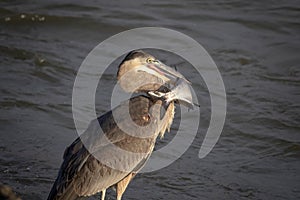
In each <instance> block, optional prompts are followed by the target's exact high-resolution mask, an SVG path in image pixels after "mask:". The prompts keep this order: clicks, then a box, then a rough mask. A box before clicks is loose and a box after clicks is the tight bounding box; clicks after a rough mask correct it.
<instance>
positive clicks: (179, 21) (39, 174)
mask: <svg viewBox="0 0 300 200" xmlns="http://www.w3.org/2000/svg"><path fill="white" fill-rule="evenodd" d="M0 5H1V6H0V40H1V44H0V50H1V54H0V57H1V61H0V62H1V64H0V132H1V134H0V139H1V140H0V141H1V142H0V181H1V182H3V183H5V184H8V185H10V186H11V187H12V188H13V189H14V190H15V191H17V192H18V194H20V196H21V197H22V198H23V199H31V200H38V199H46V198H47V195H48V193H49V191H50V189H51V187H52V184H53V182H54V180H55V178H56V176H57V173H58V169H59V167H60V164H61V162H62V155H63V152H64V149H65V148H66V146H68V145H69V144H71V142H72V141H73V140H74V139H75V138H76V137H77V133H76V130H75V126H74V122H73V118H72V109H71V103H72V89H73V83H74V80H75V77H76V73H77V70H78V68H79V67H80V64H81V63H82V61H83V60H84V58H85V57H86V55H87V54H88V53H89V52H90V51H91V50H92V49H93V48H94V47H95V46H96V45H97V44H98V43H100V42H102V41H103V40H105V39H106V38H108V37H110V36H112V35H114V34H117V33H119V32H121V31H125V30H128V29H131V28H137V27H145V26H157V27H166V28H170V29H174V30H177V31H180V32H182V33H184V34H187V35H188V36H190V37H192V38H194V39H195V40H197V41H198V42H199V43H200V44H202V45H203V46H204V48H205V49H206V50H207V51H208V52H209V54H210V55H211V56H212V58H213V59H214V61H215V62H216V64H217V66H218V67H219V70H220V72H221V75H222V76H223V80H224V84H225V87H226V92H227V101H228V112H227V118H226V123H225V127H224V129H223V132H222V135H221V138H220V140H219V141H218V143H217V145H216V146H215V147H214V149H213V151H212V152H211V153H210V154H209V155H208V156H207V157H205V158H204V159H199V158H198V151H199V148H200V146H201V144H202V140H203V136H204V134H205V133H206V130H207V127H208V123H209V119H210V101H209V94H208V93H207V88H206V86H205V83H203V81H202V79H201V77H197V76H194V73H193V70H192V67H185V66H187V65H188V64H186V63H185V61H184V60H182V59H180V58H176V56H174V55H173V56H172V55H168V54H167V53H166V52H159V51H156V52H154V54H155V55H156V56H157V57H158V58H159V59H160V60H162V61H163V62H165V63H166V64H170V65H171V66H176V68H177V70H178V71H180V72H182V73H184V75H185V76H186V77H187V78H188V79H191V81H192V82H193V87H194V90H195V91H197V93H198V95H199V98H200V103H201V121H200V128H199V131H198V134H197V137H196V139H195V140H194V142H193V144H192V145H191V147H190V148H189V149H188V151H187V152H186V153H185V154H184V155H183V156H182V157H181V158H180V159H179V160H177V161H176V162H175V163H173V164H172V165H170V166H169V167H167V168H164V169H162V170H159V171H156V172H152V173H147V174H140V175H138V176H137V177H136V178H135V179H134V181H133V182H131V184H130V185H129V188H128V189H127V191H126V192H125V194H124V199H131V200H137V199H144V198H145V197H146V198H147V199H149V200H150V199H153V200H155V199H195V200H197V199H299V198H300V188H299V184H300V173H299V168H300V136H299V134H300V132H299V130H300V123H299V121H300V101H299V100H300V90H299V86H300V67H299V62H300V57H299V52H300V22H299V19H300V3H299V1H292V0H287V1H271V0H269V1H253V2H251V1H239V0H217V1H209V0H204V1H195V0H193V1H192V0H185V1H171V0H160V1H158V0H152V1H143V0H142V1H134V0H126V1H124V0H123V1H121V0H119V1H92V0H91V1H26V2H25V1H0ZM117 66H118V62H117V61H116V62H115V63H113V64H112V65H111V66H110V69H111V70H108V72H107V75H106V76H104V78H103V79H102V80H101V83H102V84H103V85H102V86H101V88H98V91H97V112H98V114H99V115H101V114H103V113H104V112H106V111H108V110H107V108H108V107H107V105H109V93H108V92H109V90H108V89H107V88H109V87H110V86H111V85H112V84H113V83H115V78H116V76H115V73H116V71H117ZM198 79H199V80H198ZM107 94H108V95H107ZM176 127H178V119H176V120H175V123H174V126H173V128H172V131H171V133H169V134H166V137H165V138H164V139H163V140H161V141H158V148H159V147H160V146H163V145H166V144H167V143H168V142H169V141H170V140H171V139H172V137H173V136H174V134H175V133H176ZM113 198H114V192H113V191H109V194H108V199H113ZM90 199H99V195H98V196H96V197H92V198H90Z"/></svg>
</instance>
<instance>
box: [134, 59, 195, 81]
mask: <svg viewBox="0 0 300 200" xmlns="http://www.w3.org/2000/svg"><path fill="white" fill-rule="evenodd" d="M137 70H138V71H144V72H147V73H149V74H152V75H154V76H157V77H159V78H161V79H162V80H163V81H164V82H165V83H171V84H173V85H174V84H175V83H176V81H177V79H178V78H180V79H183V80H185V81H186V82H187V83H189V84H190V82H189V81H188V80H186V78H185V77H184V76H183V75H182V74H180V73H179V72H177V71H176V70H174V69H172V68H171V67H169V66H167V65H165V64H164V63H162V62H161V61H159V60H155V61H153V62H152V63H149V64H145V65H141V66H140V67H138V68H137Z"/></svg>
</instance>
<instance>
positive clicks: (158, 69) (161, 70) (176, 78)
mask: <svg viewBox="0 0 300 200" xmlns="http://www.w3.org/2000/svg"><path fill="white" fill-rule="evenodd" d="M138 70H141V71H145V72H147V73H149V74H152V75H154V76H157V77H159V78H161V79H162V80H163V81H164V82H165V83H167V84H168V85H170V88H169V89H170V91H169V92H167V93H163V92H158V91H150V92H149V94H150V95H152V96H156V97H162V98H164V99H165V101H166V102H167V103H169V102H171V101H178V102H179V103H180V104H182V105H185V106H187V107H188V108H191V109H192V108H193V97H192V93H191V88H190V86H189V85H190V84H191V83H190V82H189V81H188V80H187V79H186V78H185V77H184V76H183V75H182V74H181V73H179V72H178V71H176V70H174V69H172V68H171V67H169V66H167V65H165V64H163V63H162V62H160V61H158V60H155V61H154V62H153V63H150V64H147V65H143V66H141V67H140V68H139V69H138Z"/></svg>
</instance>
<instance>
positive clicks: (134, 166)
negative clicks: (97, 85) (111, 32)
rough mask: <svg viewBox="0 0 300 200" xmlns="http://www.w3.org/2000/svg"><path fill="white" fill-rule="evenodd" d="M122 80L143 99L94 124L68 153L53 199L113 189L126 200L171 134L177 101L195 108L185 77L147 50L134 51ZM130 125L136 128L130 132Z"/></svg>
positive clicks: (133, 100) (71, 199)
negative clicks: (158, 143)
mask: <svg viewBox="0 0 300 200" xmlns="http://www.w3.org/2000/svg"><path fill="white" fill-rule="evenodd" d="M117 78H118V80H119V84H120V86H121V88H122V89H123V90H124V91H126V92H130V93H138V94H137V95H136V96H135V97H132V98H130V99H129V100H127V101H125V102H124V103H122V104H120V105H119V106H117V107H116V108H114V109H113V110H112V111H110V112H108V113H106V114H104V115H102V116H101V117H99V118H98V119H97V120H94V121H92V122H91V124H90V125H89V128H88V129H87V130H86V132H85V133H83V135H82V136H80V137H79V138H77V139H76V140H75V141H74V142H73V143H72V144H71V145H70V146H69V147H68V148H67V149H66V150H65V153H64V157H63V158H64V161H63V163H62V165H61V168H60V170H59V174H58V177H57V179H56V181H55V183H54V185H53V187H52V190H51V192H50V194H49V197H48V200H54V199H55V200H62V199H64V200H74V199H78V198H80V197H88V196H91V195H94V194H96V193H98V192H101V191H102V200H104V198H105V192H106V189H108V188H110V187H115V188H116V194H117V197H116V199H117V200H121V198H122V195H123V193H124V191H125V189H126V187H127V186H128V184H129V182H130V181H131V180H132V178H133V177H134V176H135V174H136V173H137V172H139V170H140V169H141V168H142V167H143V166H144V164H145V162H146V161H147V160H148V158H149V156H150V155H151V153H152V151H153V148H154V145H155V141H156V138H157V137H158V136H160V137H162V136H163V135H164V133H165V131H166V130H168V131H169V129H170V126H171V124H172V121H173V118H174V109H175V105H174V102H175V101H176V102H180V101H181V102H183V103H185V105H192V101H191V93H190V90H189V87H185V85H187V83H188V81H187V80H186V79H185V78H184V77H183V75H181V74H180V73H179V72H177V71H175V70H173V69H172V68H170V67H168V66H166V65H164V64H163V63H162V62H161V61H159V60H157V59H156V58H155V57H153V56H151V55H150V54H148V53H145V52H144V51H141V50H135V51H132V52H130V53H129V54H128V55H127V56H126V57H125V58H124V60H123V61H122V62H121V64H120V65H119V70H118V74H117ZM187 88H188V89H187ZM162 110H164V112H162ZM126 113H129V115H130V117H128V115H127V114H126ZM116 116H117V117H118V119H117V120H116V119H115V118H114V117H116ZM129 120H132V121H133V122H134V123H135V124H136V125H137V126H136V127H128V126H129V124H130V121H129ZM97 125H98V128H99V125H100V126H101V128H102V131H103V132H102V134H99V132H100V131H98V130H99V129H97V128H95V127H97ZM147 126H148V127H147ZM121 127H123V128H121ZM124 127H125V129H126V128H127V129H126V130H128V131H126V130H125V131H124ZM143 127H147V129H146V130H147V131H145V129H143ZM145 132H147V133H145ZM141 134H142V135H143V134H144V135H143V136H142V137H140V136H141ZM87 144H88V145H87ZM116 149H117V150H116ZM118 151H121V152H122V151H125V152H129V154H130V153H133V154H134V155H133V156H131V154H130V155H127V153H125V154H122V153H118ZM99 158H100V159H99ZM113 165H115V166H113Z"/></svg>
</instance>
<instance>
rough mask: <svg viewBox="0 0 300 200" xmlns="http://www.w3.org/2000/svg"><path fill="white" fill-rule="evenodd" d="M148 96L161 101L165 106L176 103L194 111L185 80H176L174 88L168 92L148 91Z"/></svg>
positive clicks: (189, 90)
mask: <svg viewBox="0 0 300 200" xmlns="http://www.w3.org/2000/svg"><path fill="white" fill-rule="evenodd" d="M148 94H149V95H150V96H153V97H156V98H161V99H163V100H164V101H165V102H166V104H167V105H168V104H169V103H170V102H172V101H177V102H178V103H179V104H182V105H184V106H186V107H188V108H189V109H194V103H193V96H192V93H191V89H190V86H189V84H188V83H187V81H186V80H185V79H181V78H178V79H177V81H176V84H175V86H174V87H173V88H172V89H171V91H169V92H166V93H164V92H159V91H150V92H148Z"/></svg>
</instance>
